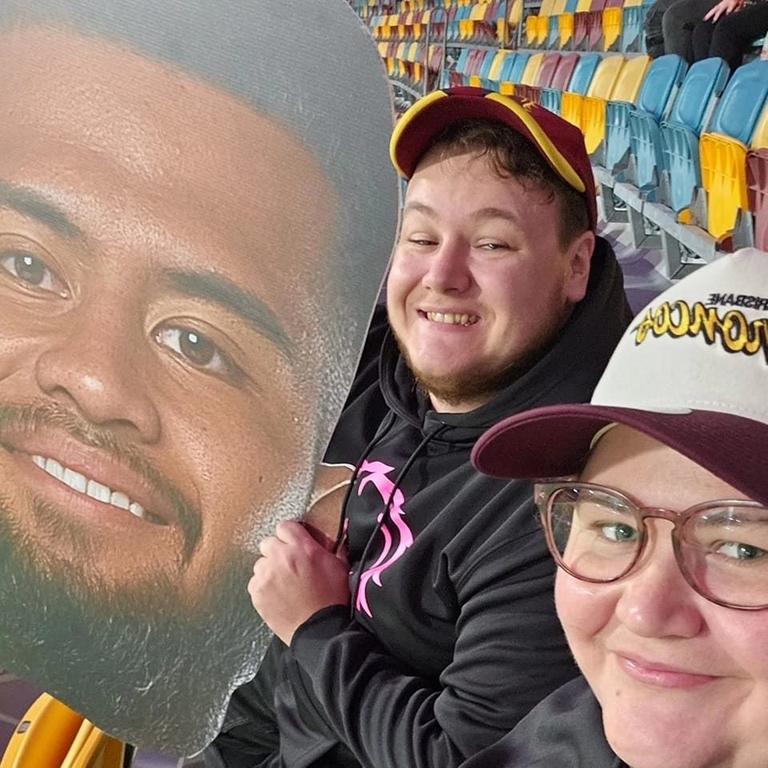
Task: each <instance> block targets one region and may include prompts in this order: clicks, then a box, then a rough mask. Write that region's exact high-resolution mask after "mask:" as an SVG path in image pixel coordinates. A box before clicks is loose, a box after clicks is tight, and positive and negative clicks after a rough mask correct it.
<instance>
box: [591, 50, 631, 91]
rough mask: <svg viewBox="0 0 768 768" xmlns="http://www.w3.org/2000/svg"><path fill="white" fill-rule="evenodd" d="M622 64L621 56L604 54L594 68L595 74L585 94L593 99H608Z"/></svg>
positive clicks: (622, 58)
mask: <svg viewBox="0 0 768 768" xmlns="http://www.w3.org/2000/svg"><path fill="white" fill-rule="evenodd" d="M623 66H624V57H623V56H618V55H617V56H606V57H605V58H604V59H603V60H602V61H601V62H600V63H599V65H598V67H597V69H596V70H595V75H594V77H593V78H592V82H591V83H590V84H589V88H588V90H587V96H589V97H591V98H595V99H608V98H609V97H610V95H611V93H612V92H613V87H614V85H615V84H616V80H617V79H618V77H619V73H620V72H621V69H622V67H623Z"/></svg>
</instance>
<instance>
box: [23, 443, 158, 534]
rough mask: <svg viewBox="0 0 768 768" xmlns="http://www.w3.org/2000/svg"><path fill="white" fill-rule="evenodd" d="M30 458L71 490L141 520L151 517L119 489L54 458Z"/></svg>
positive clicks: (34, 456)
mask: <svg viewBox="0 0 768 768" xmlns="http://www.w3.org/2000/svg"><path fill="white" fill-rule="evenodd" d="M31 458H32V461H33V462H34V464H35V465H36V466H38V467H40V469H43V470H45V471H46V472H47V473H48V474H49V475H51V476H52V477H55V478H56V479H57V480H59V481H60V482H62V483H64V485H67V486H68V487H70V488H71V489H72V490H73V491H77V492H78V493H83V494H85V495H86V496H90V497H91V498H92V499H96V501H100V502H102V503H104V504H110V505H111V506H113V507H117V508H118V509H125V510H127V511H128V512H130V513H131V514H132V515H133V516H134V517H138V518H140V519H141V520H145V519H151V518H152V516H151V515H149V514H148V513H147V512H146V510H145V509H144V507H142V506H141V504H139V503H138V502H135V501H131V500H130V498H128V496H127V495H126V494H124V493H122V492H121V491H113V490H112V489H111V488H108V487H107V486H106V485H104V484H103V483H99V482H97V481H96V480H89V479H88V478H87V477H86V476H85V475H83V474H81V473H80V472H75V470H74V469H69V467H64V466H62V465H61V464H59V462H58V461H56V459H46V458H45V457H44V456H39V455H32V457H31ZM150 521H151V522H155V520H154V519H151V520H150ZM158 522H159V521H158Z"/></svg>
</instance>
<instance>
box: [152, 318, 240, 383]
mask: <svg viewBox="0 0 768 768" xmlns="http://www.w3.org/2000/svg"><path fill="white" fill-rule="evenodd" d="M155 340H156V341H157V343H158V344H161V345H162V346H164V347H167V348H168V349H170V350H171V351H172V352H174V353H175V354H176V355H178V356H179V357H181V358H183V359H184V360H186V361H187V362H189V363H190V364H191V365H193V366H195V368H201V369H203V370H205V371H210V372H211V373H216V374H219V375H222V376H223V375H227V374H230V373H232V372H233V370H234V365H233V363H232V362H231V361H230V360H229V358H228V357H227V355H226V354H225V353H224V352H222V351H221V350H220V349H219V347H218V346H217V345H216V344H215V343H214V342H213V341H211V340H210V339H209V338H208V337H207V336H205V335H204V334H202V333H200V332H199V331H196V330H195V329H193V328H184V327H183V326H175V325H165V326H161V327H160V328H158V329H157V330H156V331H155Z"/></svg>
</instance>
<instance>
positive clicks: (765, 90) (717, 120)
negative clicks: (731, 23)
mask: <svg viewBox="0 0 768 768" xmlns="http://www.w3.org/2000/svg"><path fill="white" fill-rule="evenodd" d="M766 96H768V61H762V60H757V61H752V62H750V63H749V64H744V65H743V66H741V67H739V68H738V69H737V70H736V71H735V72H734V73H733V76H732V77H731V79H730V81H729V82H728V85H727V86H726V88H725V91H724V93H723V97H722V98H721V99H720V103H719V104H718V105H717V109H716V110H715V114H714V115H713V117H712V124H711V125H710V126H709V129H708V133H718V134H720V135H722V136H730V137H731V138H733V139H737V140H738V141H740V142H741V143H742V144H748V143H749V141H750V139H751V137H752V131H753V130H754V128H755V124H756V123H757V119H758V117H759V116H760V114H761V113H762V110H763V104H764V103H765V99H766Z"/></svg>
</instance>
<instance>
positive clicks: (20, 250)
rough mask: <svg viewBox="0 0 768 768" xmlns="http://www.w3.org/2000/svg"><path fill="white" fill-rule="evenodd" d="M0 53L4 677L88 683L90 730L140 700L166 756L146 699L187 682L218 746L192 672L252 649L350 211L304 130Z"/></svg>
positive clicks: (140, 83)
mask: <svg viewBox="0 0 768 768" xmlns="http://www.w3.org/2000/svg"><path fill="white" fill-rule="evenodd" d="M1 37H2V45H0V69H2V72H3V78H2V82H0V111H1V112H2V120H0V147H2V152H0V529H1V530H0V541H1V542H2V543H1V544H0V548H2V557H0V561H2V563H3V565H2V566H0V567H2V569H3V571H4V573H3V574H2V575H3V577H4V578H3V579H2V581H3V582H4V583H5V586H0V589H2V590H3V591H4V592H5V594H4V595H3V597H2V601H3V602H4V603H6V602H7V603H8V613H6V606H5V605H4V606H3V611H4V613H6V615H10V614H14V616H15V617H14V619H13V621H8V622H5V624H6V628H5V630H4V631H1V632H0V653H1V654H2V656H1V657H2V659H3V661H4V663H7V661H6V660H8V659H10V660H11V661H12V662H13V666H14V667H15V669H16V671H22V672H23V671H25V670H26V672H27V674H28V675H29V677H31V678H32V679H40V680H45V681H46V682H48V681H50V686H49V690H50V691H51V693H53V694H54V695H56V694H57V693H58V690H57V687H56V686H57V682H59V681H61V682H60V684H61V685H62V686H64V685H65V682H66V681H67V680H68V679H70V678H71V676H73V675H78V665H81V667H80V669H79V672H80V674H79V675H78V679H80V680H81V681H82V680H83V679H84V675H86V672H85V670H83V669H82V666H85V667H86V669H87V670H89V671H90V676H89V677H88V679H89V680H91V682H92V685H93V692H92V694H91V699H89V700H92V701H94V702H96V703H95V704H94V706H93V707H92V710H91V711H93V712H100V711H106V710H104V709H102V710H100V709H99V708H98V702H99V696H104V701H105V702H106V701H107V700H108V699H109V697H110V696H112V698H113V699H114V692H115V691H116V690H117V691H119V690H121V689H124V690H125V704H124V711H123V712H121V713H120V712H119V713H117V715H118V716H119V717H122V718H123V720H122V721H121V722H123V721H124V722H125V723H126V727H127V728H130V726H131V723H132V722H133V721H134V720H136V718H137V717H139V714H137V713H135V712H134V711H132V710H133V709H134V708H135V707H134V706H133V705H135V703H136V699H139V698H141V697H142V696H144V697H149V701H148V703H147V704H146V706H147V707H148V708H149V711H150V712H151V713H153V716H156V717H158V718H166V725H165V726H164V727H165V728H166V730H172V729H173V727H174V723H173V718H174V717H175V715H174V714H173V713H169V712H168V711H167V710H166V707H167V703H166V702H164V700H163V695H162V690H160V689H158V690H157V695H156V700H155V699H152V696H153V695H155V694H154V691H153V690H152V688H153V686H155V687H156V688H157V685H156V684H157V680H158V679H160V678H162V679H164V680H165V683H166V690H173V691H175V700H176V701H177V702H178V701H184V700H185V688H184V686H185V685H187V684H189V685H192V684H193V682H194V684H195V685H199V686H201V687H202V694H203V695H202V696H201V695H200V692H198V694H197V695H196V696H195V697H194V698H193V700H192V701H190V703H189V706H190V707H192V706H193V705H195V701H196V702H197V705H196V706H198V707H199V703H200V701H201V700H206V697H210V700H209V701H208V702H207V705H204V706H203V708H202V710H200V711H199V712H198V713H197V715H198V718H199V720H200V721H201V722H203V721H204V720H205V711H204V710H205V708H206V706H209V707H210V708H211V709H214V708H216V707H221V706H222V697H223V696H225V694H226V693H228V690H229V687H231V686H230V683H231V682H232V680H231V672H226V671H223V670H222V671H221V673H220V674H221V677H222V678H223V679H221V680H211V681H210V684H208V683H201V682H199V681H188V682H186V681H185V679H186V677H188V676H189V675H191V674H193V673H191V672H190V670H189V669H188V668H186V669H182V668H177V667H179V662H178V658H179V655H180V654H181V656H182V657H183V656H184V653H188V652H189V653H191V652H192V651H191V650H190V648H194V645H195V643H202V644H203V645H202V646H201V648H200V649H197V650H196V651H195V652H196V653H200V652H201V650H202V652H205V643H207V642H210V643H212V644H215V643H216V641H217V635H216V631H215V630H214V631H212V630H211V623H212V621H214V620H215V617H218V620H219V621H220V622H221V626H224V627H225V628H226V629H227V631H228V632H229V637H231V638H234V640H233V643H232V648H230V649H229V650H227V649H226V648H224V647H216V649H215V650H214V649H213V647H212V648H211V649H209V652H211V653H215V654H217V655H220V656H221V664H222V666H223V667H224V668H227V664H229V663H230V662H231V657H230V656H229V654H230V652H231V653H232V654H239V655H240V656H242V655H244V653H245V651H244V649H246V648H250V647H251V646H252V644H253V643H254V642H255V641H256V639H257V638H258V636H259V622H258V619H257V617H256V616H255V614H253V612H252V610H251V609H250V606H249V604H248V597H247V593H246V592H245V585H246V582H247V572H248V570H249V568H250V565H251V562H252V559H253V554H252V553H253V552H254V551H255V542H256V540H257V539H258V537H259V531H260V529H265V530H266V529H271V527H272V526H273V524H274V522H275V519H276V518H277V517H280V516H285V515H287V514H294V515H295V514H297V513H298V512H300V511H301V510H302V509H303V506H302V505H303V504H304V502H305V501H306V499H307V497H308V494H309V490H310V485H311V472H312V468H311V467H310V466H309V457H310V455H311V450H312V447H313V446H312V443H313V435H312V431H311V424H312V398H313V397H314V396H315V393H314V391H313V381H312V378H313V377H312V376H307V373H306V371H307V370H308V369H311V365H312V363H313V357H312V353H311V352H308V351H307V347H306V346H302V342H304V341H306V338H308V337H309V336H311V334H312V329H313V328H314V327H315V326H316V325H317V323H318V322H321V320H322V314H321V311H320V309H319V308H318V298H317V297H316V296H314V295H313V285H314V284H315V282H316V279H315V276H316V273H317V270H318V268H322V257H323V254H324V253H325V252H327V251H328V250H329V249H330V248H331V247H332V242H333V238H334V236H335V211H334V206H335V204H336V203H335V193H334V192H333V190H332V188H331V187H330V185H329V183H328V181H327V180H326V179H325V177H324V175H323V173H322V171H321V169H320V168H319V166H318V164H317V162H316V161H315V160H314V158H313V157H312V155H311V154H310V152H309V151H308V150H307V149H306V148H305V147H304V146H303V145H302V144H300V142H299V141H298V140H296V139H295V138H294V137H293V136H292V135H291V134H290V133H289V131H288V130H286V129H285V128H283V127H281V126H279V125H277V124H276V123H274V122H273V121H271V120H270V119H269V118H267V117H265V116H263V115H260V114H257V113H256V112H254V111H252V110H251V109H250V108H249V107H248V106H246V105H245V104H243V103H241V102H239V101H238V100H237V99H235V98H234V97H232V96H229V95H227V94H225V93H223V92H220V91H217V90H215V89H214V88H213V87H211V86H209V85H206V84H203V83H202V82H200V81H196V80H194V79H193V78H191V77H189V76H187V75H185V74H183V73H181V72H178V71H175V70H174V69H173V68H172V67H170V66H168V65H165V64H159V63H156V62H153V61H150V60H148V59H146V58H143V57H141V56H139V55H136V54H134V53H131V52H129V51H127V50H124V49H121V48H119V47H118V46H116V45H113V44H111V43H108V42H105V41H103V40H95V39H85V38H79V37H77V36H76V35H75V34H74V33H70V32H60V31H53V30H47V29H42V28H34V27H31V28H26V29H24V28H22V29H18V30H15V31H12V32H3V33H2V35H1ZM20 94H22V95H23V97H20ZM297 178H300V179H301V193H300V194H297V188H296V179H297ZM317 200H324V201H326V202H325V203H324V205H323V206H322V207H320V206H318V205H317V204H316V201H317ZM318 264H320V265H321V266H320V267H319V266H318ZM286 297H290V301H286ZM318 375H319V373H318ZM308 425H310V426H308ZM19 574H21V576H19ZM11 576H13V578H14V579H15V581H14V584H15V586H14V587H13V588H11V586H10V582H9V581H8V579H9V578H10V577H11ZM19 584H20V585H22V586H21V587H19ZM20 590H21V593H24V592H26V594H27V595H28V598H29V599H27V600H20ZM22 603H23V605H22ZM29 606H32V607H31V608H30V607H29ZM16 614H18V615H16ZM44 614H45V615H46V616H47V619H46V621H43V619H42V617H43V615H44ZM212 617H213V618H212ZM14 622H16V623H14ZM46 622H47V623H46ZM94 627H96V629H95V630H94ZM41 632H45V633H47V634H46V642H47V643H49V645H48V646H47V647H48V649H49V650H48V653H49V654H50V656H51V657H60V658H61V662H60V664H59V665H58V666H59V667H60V668H58V669H56V670H54V671H52V672H51V673H50V674H48V672H45V673H43V672H42V671H41V670H40V669H39V668H38V667H37V666H36V665H37V664H38V663H39V659H37V657H35V656H34V655H30V651H29V649H30V648H31V647H33V646H34V644H35V639H36V638H39V633H41ZM132 640H135V641H136V642H135V643H132ZM145 641H146V642H145ZM142 643H144V644H143V645H142ZM88 648H91V650H92V653H93V658H89V657H88V653H89V651H88V650H85V649H88ZM105 654H106V658H103V657H104V655H105ZM115 654H116V655H117V658H115ZM182 666H183V665H182ZM251 671H252V670H251ZM242 673H243V671H242V669H238V674H242ZM227 674H229V678H227ZM83 684H84V685H86V686H87V685H88V683H87V682H86V683H83ZM102 688H103V689H104V690H103V691H102V690H100V689H102ZM132 696H135V697H136V699H132ZM189 698H192V697H189ZM105 706H106V705H105ZM181 709H183V707H181ZM141 716H143V717H146V712H142V713H141ZM132 718H133V719H132ZM201 734H202V736H201V738H204V735H205V733H204V729H201Z"/></svg>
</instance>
